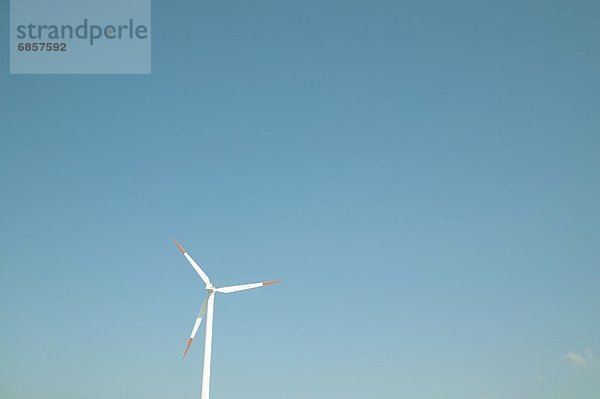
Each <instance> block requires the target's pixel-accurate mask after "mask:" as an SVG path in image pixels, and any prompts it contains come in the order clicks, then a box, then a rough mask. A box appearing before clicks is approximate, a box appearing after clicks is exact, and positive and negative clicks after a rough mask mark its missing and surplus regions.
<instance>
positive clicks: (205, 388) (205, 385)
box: [173, 240, 281, 399]
mask: <svg viewBox="0 0 600 399" xmlns="http://www.w3.org/2000/svg"><path fill="white" fill-rule="evenodd" d="M173 241H174V242H175V245H177V247H178V248H179V250H180V251H181V252H182V253H183V256H185V258H186V259H187V260H188V262H190V264H191V265H192V267H193V268H194V270H195V271H196V273H198V275H199V276H200V278H201V279H202V281H204V283H205V284H206V292H207V295H206V298H205V299H204V302H202V306H201V307H200V313H198V317H196V322H195V323H194V328H192V334H191V335H190V339H189V340H188V343H187V345H186V347H185V351H184V352H183V358H184V359H185V355H186V354H187V351H188V349H189V348H190V345H191V344H192V341H193V340H194V337H195V336H196V332H197V331H198V327H200V323H201V322H202V318H203V317H204V314H206V334H205V338H204V365H203V367H202V393H201V395H200V399H208V394H209V391H210V358H211V346H212V323H213V309H214V306H215V292H222V293H223V294H229V293H232V292H237V291H244V290H249V289H252V288H258V287H262V286H263V285H269V284H275V283H279V282H281V280H271V281H264V282H262V283H251V284H242V285H231V286H228V287H222V288H215V286H214V285H213V284H212V283H211V282H210V280H209V279H208V276H207V275H206V273H204V271H203V270H202V269H201V268H200V266H198V264H197V263H196V262H194V259H192V257H191V256H190V255H188V253H187V252H185V249H183V247H182V246H181V245H179V243H178V242H177V241H175V240H173Z"/></svg>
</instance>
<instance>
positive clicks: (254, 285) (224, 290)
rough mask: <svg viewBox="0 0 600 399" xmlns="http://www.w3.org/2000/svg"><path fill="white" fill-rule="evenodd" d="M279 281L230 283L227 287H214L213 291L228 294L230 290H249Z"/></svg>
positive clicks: (278, 281)
mask: <svg viewBox="0 0 600 399" xmlns="http://www.w3.org/2000/svg"><path fill="white" fill-rule="evenodd" d="M280 282H281V280H269V281H263V282H262V283H252V284H241V285H231V286H228V287H222V288H216V289H215V291H217V292H222V293H223V294H230V293H232V292H238V291H245V290H250V289H252V288H258V287H262V286H263V285H269V284H277V283H280Z"/></svg>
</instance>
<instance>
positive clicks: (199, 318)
mask: <svg viewBox="0 0 600 399" xmlns="http://www.w3.org/2000/svg"><path fill="white" fill-rule="evenodd" d="M207 301H208V297H206V298H205V299H204V301H203V302H202V306H201V307H200V312H199V313H198V316H197V317H196V321H195V322H194V327H193V328H192V334H191V335H190V339H189V340H188V343H187V345H186V346H185V351H184V352H183V358H184V359H185V355H186V354H187V352H188V349H190V345H191V344H192V341H193V340H194V337H195V336H196V333H197V332H198V328H199V327H200V323H202V318H203V317H204V314H205V313H206V302H207Z"/></svg>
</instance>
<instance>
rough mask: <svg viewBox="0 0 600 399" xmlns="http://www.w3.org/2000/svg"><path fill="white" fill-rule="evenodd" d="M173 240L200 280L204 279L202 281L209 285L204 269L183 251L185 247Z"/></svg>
mask: <svg viewBox="0 0 600 399" xmlns="http://www.w3.org/2000/svg"><path fill="white" fill-rule="evenodd" d="M173 242H174V243H175V245H177V248H179V250H180V251H181V253H182V254H183V256H185V258H186V259H187V260H188V262H190V265H192V267H193V268H194V270H195V271H196V273H198V275H199V276H200V278H201V279H202V281H204V283H205V284H206V285H209V284H210V280H209V279H208V276H207V275H206V273H204V271H203V270H202V269H200V266H198V264H197V263H196V262H195V261H194V259H192V257H191V256H190V255H188V253H187V252H185V249H183V247H182V246H181V245H179V243H178V242H177V241H175V240H173Z"/></svg>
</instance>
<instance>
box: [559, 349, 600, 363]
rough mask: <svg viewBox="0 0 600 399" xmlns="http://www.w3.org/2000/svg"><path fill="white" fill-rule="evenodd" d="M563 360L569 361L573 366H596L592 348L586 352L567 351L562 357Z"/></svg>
mask: <svg viewBox="0 0 600 399" xmlns="http://www.w3.org/2000/svg"><path fill="white" fill-rule="evenodd" d="M560 359H561V360H564V361H566V362H568V363H569V364H570V365H571V366H573V367H596V365H597V363H596V359H594V355H593V354H592V351H591V350H589V349H588V350H586V351H585V354H580V353H577V352H571V351H569V352H567V353H566V354H564V355H563V356H561V357H560Z"/></svg>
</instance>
